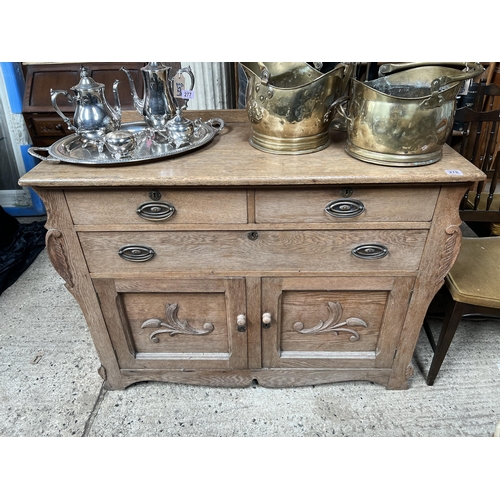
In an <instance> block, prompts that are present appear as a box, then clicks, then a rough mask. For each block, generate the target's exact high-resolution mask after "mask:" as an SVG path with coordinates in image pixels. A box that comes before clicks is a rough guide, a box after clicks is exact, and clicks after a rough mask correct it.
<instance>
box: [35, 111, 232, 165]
mask: <svg viewBox="0 0 500 500" xmlns="http://www.w3.org/2000/svg"><path fill="white" fill-rule="evenodd" d="M213 123H216V124H217V126H214V125H212V124H213ZM223 128H224V122H223V121H222V120H221V119H220V118H213V119H212V120H209V121H208V122H202V121H201V120H200V121H197V122H196V125H195V132H194V134H193V136H192V137H191V140H190V143H189V144H188V145H186V146H181V147H175V146H174V145H173V144H172V143H170V142H168V139H167V135H166V133H165V135H162V134H157V139H155V140H151V139H148V138H147V135H148V130H147V126H146V124H145V123H144V122H132V123H123V124H122V126H121V127H120V130H127V131H130V132H133V133H134V135H135V136H136V140H137V142H138V145H137V147H136V148H135V149H134V150H133V151H131V152H130V154H129V155H128V156H125V157H122V158H116V157H114V156H113V155H112V153H110V152H109V151H108V150H107V149H106V147H105V146H104V148H101V149H102V151H101V152H99V150H98V148H97V146H95V145H93V144H85V143H84V142H83V141H82V139H81V138H80V136H78V135H76V134H73V135H69V136H67V137H64V138H62V139H59V140H58V141H57V142H55V143H54V144H52V145H51V146H49V147H47V148H44V147H39V146H33V147H31V148H29V149H28V153H29V154H30V155H31V156H34V157H35V158H39V159H40V160H43V161H52V162H60V161H64V162H69V163H76V164H82V165H91V166H92V165H93V166H99V167H100V166H104V165H109V166H116V165H123V164H130V163H137V162H143V161H150V160H156V159H158V158H165V157H168V156H176V155H180V154H183V153H187V152H189V151H192V150H194V149H197V148H200V147H201V146H204V145H205V144H208V143H209V142H210V141H211V140H212V139H213V138H214V137H215V135H216V134H217V133H219V132H220V131H221V130H222V129H223ZM37 151H46V152H47V153H48V156H42V155H40V154H38V153H37Z"/></svg>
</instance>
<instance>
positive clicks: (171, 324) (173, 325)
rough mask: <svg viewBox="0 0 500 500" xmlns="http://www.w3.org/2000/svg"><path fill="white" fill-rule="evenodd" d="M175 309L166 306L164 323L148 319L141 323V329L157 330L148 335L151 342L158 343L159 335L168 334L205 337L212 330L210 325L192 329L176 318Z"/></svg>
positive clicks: (212, 326)
mask: <svg viewBox="0 0 500 500" xmlns="http://www.w3.org/2000/svg"><path fill="white" fill-rule="evenodd" d="M177 309H178V305H177V304H167V305H166V307H165V318H166V321H165V322H164V321H162V320H160V319H158V318H150V319H147V320H146V321H144V322H143V323H142V325H141V328H151V327H153V328H158V330H155V331H154V332H152V333H151V334H150V335H149V338H150V339H151V341H152V342H159V339H158V337H157V335H159V334H160V333H168V334H169V335H170V336H173V335H178V334H185V335H207V334H208V333H211V332H212V331H213V330H214V325H213V324H212V323H205V324H204V325H203V329H198V328H194V327H192V326H191V325H190V324H189V323H188V322H187V321H181V320H180V319H179V318H178V317H177ZM160 327H161V328H160Z"/></svg>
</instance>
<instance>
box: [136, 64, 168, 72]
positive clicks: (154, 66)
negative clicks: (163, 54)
mask: <svg viewBox="0 0 500 500" xmlns="http://www.w3.org/2000/svg"><path fill="white" fill-rule="evenodd" d="M166 69H171V68H170V67H169V66H166V65H165V64H163V63H162V62H148V64H146V66H144V68H141V70H142V71H165V70H166Z"/></svg>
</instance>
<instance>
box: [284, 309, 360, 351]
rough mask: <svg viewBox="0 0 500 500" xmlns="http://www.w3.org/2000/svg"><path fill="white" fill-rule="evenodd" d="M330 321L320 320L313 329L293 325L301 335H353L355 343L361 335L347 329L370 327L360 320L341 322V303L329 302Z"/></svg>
mask: <svg viewBox="0 0 500 500" xmlns="http://www.w3.org/2000/svg"><path fill="white" fill-rule="evenodd" d="M327 307H328V311H329V314H328V319H327V320H326V321H323V320H320V321H319V322H318V323H317V324H316V326H314V327H312V328H304V324H303V323H301V322H300V321H297V322H296V323H295V324H294V325H293V329H294V330H295V331H297V332H299V333H303V334H306V335H310V334H312V335H314V334H318V333H333V334H334V335H338V334H339V332H348V333H351V337H350V338H349V340H351V341H352V342H355V341H357V340H359V338H360V337H359V333H358V332H357V331H356V330H353V329H352V328H345V327H346V326H362V327H364V328H367V327H368V325H367V324H366V323H365V322H364V321H363V320H362V319H360V318H347V319H346V320H345V321H342V322H340V320H341V318H342V306H341V305H340V303H339V302H328V304H327Z"/></svg>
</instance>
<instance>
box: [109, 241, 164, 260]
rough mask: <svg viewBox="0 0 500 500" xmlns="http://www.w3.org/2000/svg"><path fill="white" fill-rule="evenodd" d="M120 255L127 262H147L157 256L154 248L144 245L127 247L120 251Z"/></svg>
mask: <svg viewBox="0 0 500 500" xmlns="http://www.w3.org/2000/svg"><path fill="white" fill-rule="evenodd" d="M118 255H119V256H120V257H121V258H122V259H125V260H130V261H132V262H146V261H147V260H150V259H152V258H153V257H154V256H155V255H156V254H155V251H154V250H153V249H152V248H149V247H146V246H143V245H125V246H124V247H121V248H120V250H118Z"/></svg>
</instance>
